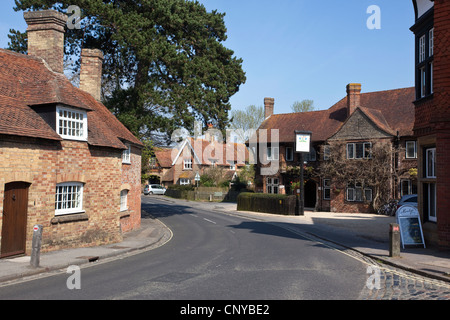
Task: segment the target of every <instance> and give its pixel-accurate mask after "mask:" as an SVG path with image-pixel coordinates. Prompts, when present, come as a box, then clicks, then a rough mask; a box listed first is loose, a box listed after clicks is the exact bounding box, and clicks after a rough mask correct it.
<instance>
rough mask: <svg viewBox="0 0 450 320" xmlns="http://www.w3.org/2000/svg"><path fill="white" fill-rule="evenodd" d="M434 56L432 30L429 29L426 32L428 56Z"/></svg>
mask: <svg viewBox="0 0 450 320" xmlns="http://www.w3.org/2000/svg"><path fill="white" fill-rule="evenodd" d="M433 55H434V28H431V29H430V31H429V32H428V56H429V57H432V56H433Z"/></svg>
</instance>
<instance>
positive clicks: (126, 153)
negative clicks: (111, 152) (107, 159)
mask: <svg viewBox="0 0 450 320" xmlns="http://www.w3.org/2000/svg"><path fill="white" fill-rule="evenodd" d="M122 163H127V164H130V163H131V146H130V145H127V149H125V150H123V153H122Z"/></svg>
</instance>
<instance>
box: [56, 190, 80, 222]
mask: <svg viewBox="0 0 450 320" xmlns="http://www.w3.org/2000/svg"><path fill="white" fill-rule="evenodd" d="M83 189H84V185H83V183H81V182H64V183H58V184H57V185H56V192H55V215H56V216H60V215H66V214H73V213H82V212H85V211H84V210H83ZM74 196H75V198H74Z"/></svg>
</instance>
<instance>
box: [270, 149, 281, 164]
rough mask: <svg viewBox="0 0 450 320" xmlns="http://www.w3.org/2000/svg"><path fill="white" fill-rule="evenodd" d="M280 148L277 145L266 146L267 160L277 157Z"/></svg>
mask: <svg viewBox="0 0 450 320" xmlns="http://www.w3.org/2000/svg"><path fill="white" fill-rule="evenodd" d="M279 152H280V149H279V148H278V147H268V148H267V160H269V161H273V160H278V159H279Z"/></svg>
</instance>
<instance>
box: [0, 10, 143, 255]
mask: <svg viewBox="0 0 450 320" xmlns="http://www.w3.org/2000/svg"><path fill="white" fill-rule="evenodd" d="M24 17H25V20H26V22H27V23H28V30H27V33H28V55H23V54H18V53H14V52H11V51H7V50H1V49H0V159H1V161H0V232H1V233H0V237H1V244H0V254H1V255H0V257H2V258H4V257H10V256H15V255H21V254H29V253H30V251H31V240H32V234H33V226H34V225H37V224H39V225H42V226H43V239H42V251H52V250H58V249H62V248H69V247H87V246H92V245H98V244H106V243H114V242H117V241H120V240H121V239H122V234H123V232H127V231H130V230H133V229H136V228H139V226H140V218H141V202H140V194H141V184H140V181H141V179H140V174H141V149H142V144H141V142H140V141H139V140H138V139H137V138H136V137H135V136H133V135H132V134H131V133H130V132H129V131H128V130H127V129H126V128H125V127H124V126H123V125H122V124H121V123H120V122H119V121H118V120H117V119H116V118H115V117H114V116H113V114H111V112H110V111H109V110H108V109H107V108H106V107H105V106H104V105H103V104H102V103H100V101H99V100H100V90H101V78H102V75H101V70H102V59H103V55H102V53H101V52H100V51H99V50H88V49H84V50H83V52H82V62H81V75H80V88H76V87H74V86H73V85H72V84H71V83H70V82H69V80H68V79H67V78H66V77H65V75H64V74H63V55H64V29H65V24H66V21H67V17H66V16H65V15H64V14H61V13H58V12H56V11H53V10H48V11H37V12H25V14H24Z"/></svg>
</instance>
